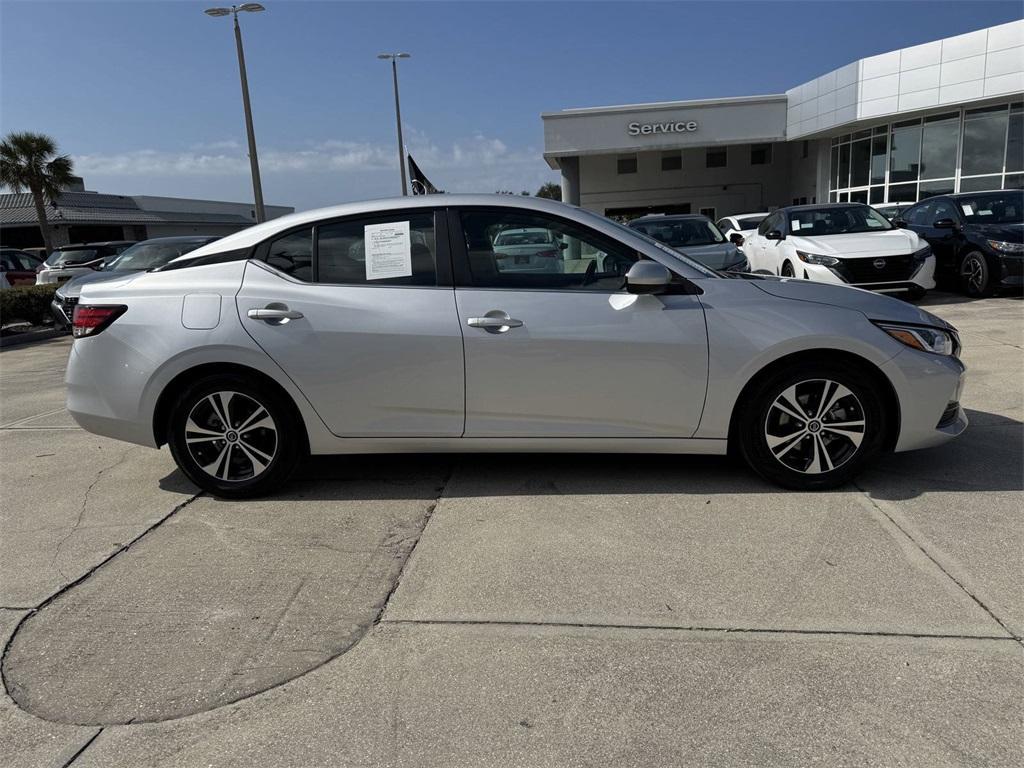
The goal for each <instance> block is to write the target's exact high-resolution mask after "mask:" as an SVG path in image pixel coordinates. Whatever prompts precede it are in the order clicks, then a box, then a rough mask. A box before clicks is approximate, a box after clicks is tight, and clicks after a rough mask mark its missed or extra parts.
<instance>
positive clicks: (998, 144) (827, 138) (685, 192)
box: [541, 21, 1024, 218]
mask: <svg viewBox="0 0 1024 768" xmlns="http://www.w3.org/2000/svg"><path fill="white" fill-rule="evenodd" d="M541 117H542V120H543V123H544V157H545V159H546V160H547V162H548V164H549V165H550V166H551V167H552V168H553V169H558V170H560V172H561V176H562V199H563V200H565V201H566V202H570V203H574V204H576V205H582V206H583V207H584V208H588V209H590V210H593V211H596V212H598V213H603V214H605V215H609V216H620V217H627V218H628V217H633V216H637V215H641V214H644V213H690V212H692V213H698V212H699V213H705V214H707V215H708V216H710V217H711V218H718V217H720V216H724V215H728V214H732V213H747V212H756V211H766V210H770V209H774V208H777V207H780V206H783V205H791V204H802V203H817V202H824V201H840V202H846V201H852V202H865V203H871V204H881V203H887V202H888V203H893V202H914V201H916V200H919V199H921V198H924V197H927V196H929V195H935V194H941V193H947V192H967V191H978V190H984V189H1008V188H1020V187H1024V21H1015V22H1011V23H1009V24H1002V25H999V26H995V27H990V28H988V29H981V30H977V31H975V32H969V33H967V34H963V35H957V36H956V37H948V38H945V39H943V40H935V41H933V42H930V43H925V44H923V45H916V46H913V47H911V48H904V49H902V50H898V51H890V52H888V53H883V54H880V55H877V56H870V57H868V58H864V59H860V60H858V61H854V62H852V63H850V64H847V65H846V66H844V67H841V68H839V69H837V70H834V71H832V72H828V73H826V74H824V75H822V76H821V77H818V78H815V79H814V80H811V81H809V82H806V83H803V84H802V85H798V86H796V87H794V88H791V89H789V90H788V91H786V92H785V93H783V94H772V95H767V96H746V97H741V98H723V99H702V100H697V101H673V102H659V103H654V104H632V105H627V106H612V107H593V108H585V109H566V110H562V111H560V112H548V113H545V114H543V115H542V116H541Z"/></svg>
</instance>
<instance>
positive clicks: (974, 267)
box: [960, 255, 985, 293]
mask: <svg viewBox="0 0 1024 768" xmlns="http://www.w3.org/2000/svg"><path fill="white" fill-rule="evenodd" d="M960 277H961V278H962V279H963V281H964V283H965V284H966V285H967V290H968V291H969V292H971V293H981V292H982V291H984V290H985V265H984V264H982V263H981V259H980V258H979V257H977V256H974V255H971V256H968V257H967V258H966V259H964V262H963V264H961V265H960Z"/></svg>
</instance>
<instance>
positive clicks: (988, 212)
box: [956, 191, 1024, 224]
mask: <svg viewBox="0 0 1024 768" xmlns="http://www.w3.org/2000/svg"><path fill="white" fill-rule="evenodd" d="M956 204H957V205H959V206H960V212H961V213H963V215H964V221H966V222H967V223H969V224H1020V223H1022V222H1024V192H1021V191H1006V192H990V193H987V194H984V195H973V196H971V197H958V198H956Z"/></svg>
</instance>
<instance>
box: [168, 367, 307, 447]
mask: <svg viewBox="0 0 1024 768" xmlns="http://www.w3.org/2000/svg"><path fill="white" fill-rule="evenodd" d="M222 374H235V375H241V376H245V377H246V378H249V379H252V380H256V381H258V382H259V383H260V384H262V385H264V386H266V387H267V388H269V389H271V390H272V391H274V392H275V393H276V394H277V395H278V396H279V397H280V398H281V401H282V402H283V403H285V405H286V407H287V408H288V409H289V410H290V411H291V414H292V416H293V417H294V419H295V423H296V424H297V425H298V426H299V428H300V429H299V436H300V439H301V441H302V450H303V451H304V452H305V453H309V433H308V431H307V428H306V421H305V419H303V417H302V412H301V411H300V410H299V407H298V405H297V404H296V403H295V400H294V398H292V396H291V394H290V393H289V392H288V390H286V389H285V388H284V387H282V386H281V385H280V384H279V383H278V382H276V381H274V379H273V378H272V377H270V376H268V375H267V374H265V373H263V372H262V371H259V370H257V369H256V368H252V367H250V366H248V365H243V364H241V363H228V362H212V363H200V364H198V365H194V366H192V367H190V368H186V369H185V370H183V371H181V372H179V373H178V374H177V375H175V376H174V378H172V379H171V380H170V381H169V382H167V385H166V386H165V387H164V388H163V390H161V392H160V395H159V397H158V398H157V401H156V406H155V408H154V409H153V438H154V439H155V440H156V444H157V446H162V445H164V444H165V443H166V442H167V423H168V421H169V420H170V415H171V407H172V406H173V404H174V401H175V399H176V398H177V397H178V395H179V394H180V393H181V392H182V391H183V390H184V389H185V387H187V386H189V385H190V384H192V383H194V382H195V381H197V380H199V379H201V378H206V377H207V376H216V375H222Z"/></svg>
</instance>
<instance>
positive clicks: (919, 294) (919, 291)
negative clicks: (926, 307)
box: [907, 285, 928, 301]
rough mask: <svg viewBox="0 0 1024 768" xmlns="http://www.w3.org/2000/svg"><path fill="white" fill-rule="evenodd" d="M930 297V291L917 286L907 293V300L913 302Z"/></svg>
mask: <svg viewBox="0 0 1024 768" xmlns="http://www.w3.org/2000/svg"><path fill="white" fill-rule="evenodd" d="M927 295H928V289H927V288H922V287H921V286H919V285H915V286H914V287H913V288H911V289H910V290H908V291H907V298H908V299H910V300H911V301H920V300H921V299H923V298H924V297H925V296H927Z"/></svg>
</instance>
